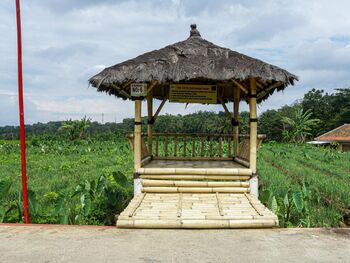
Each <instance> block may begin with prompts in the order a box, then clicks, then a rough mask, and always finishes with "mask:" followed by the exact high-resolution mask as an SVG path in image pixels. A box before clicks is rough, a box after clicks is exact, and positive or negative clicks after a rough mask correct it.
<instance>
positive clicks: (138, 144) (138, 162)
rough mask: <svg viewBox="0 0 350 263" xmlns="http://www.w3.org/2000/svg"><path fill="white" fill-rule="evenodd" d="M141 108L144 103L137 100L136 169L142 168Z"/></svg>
mask: <svg viewBox="0 0 350 263" xmlns="http://www.w3.org/2000/svg"><path fill="white" fill-rule="evenodd" d="M141 107H142V101H141V100H135V127H134V169H135V171H137V170H138V169H139V168H141V158H142V151H141Z"/></svg>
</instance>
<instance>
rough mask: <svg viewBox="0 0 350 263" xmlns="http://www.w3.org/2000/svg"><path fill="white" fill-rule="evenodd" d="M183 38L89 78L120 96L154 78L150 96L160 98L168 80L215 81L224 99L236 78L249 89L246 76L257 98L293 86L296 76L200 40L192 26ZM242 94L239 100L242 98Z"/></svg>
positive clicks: (231, 92)
mask: <svg viewBox="0 0 350 263" xmlns="http://www.w3.org/2000/svg"><path fill="white" fill-rule="evenodd" d="M191 28H192V30H191V35H190V37H189V38H188V39H186V40H185V41H181V42H177V43H175V44H172V45H169V46H166V47H164V48H162V49H159V50H154V51H151V52H147V53H145V54H143V55H140V56H138V57H136V58H133V59H130V60H127V61H125V62H122V63H119V64H116V65H114V66H111V67H108V68H105V69H104V70H103V71H101V72H100V73H98V74H97V75H95V76H93V77H92V78H90V79H89V83H90V84H91V85H92V86H93V87H95V88H97V90H98V91H104V92H107V93H109V94H113V95H115V96H117V97H122V98H124V99H126V98H130V95H129V94H130V91H129V87H128V86H129V85H130V84H131V83H132V82H142V83H145V82H146V83H150V82H151V81H157V86H156V87H155V88H154V89H153V94H154V95H153V96H154V97H155V98H158V99H163V98H164V96H166V91H165V89H166V88H167V87H168V86H169V84H172V83H189V82H193V83H201V84H216V85H218V86H219V87H221V88H222V89H223V92H222V94H223V98H224V99H225V100H232V99H233V96H232V95H233V91H232V90H233V87H234V86H235V84H234V83H233V82H232V80H236V81H237V82H239V83H240V84H241V85H242V86H243V87H246V88H247V89H248V90H249V78H251V77H253V78H256V80H257V84H258V101H259V102H260V101H262V100H264V99H266V98H267V97H268V96H269V95H271V94H272V93H273V92H274V90H276V89H277V90H282V89H284V88H285V87H287V86H288V85H290V84H291V85H293V84H294V81H295V80H298V77H297V76H295V75H293V74H291V73H289V72H288V71H286V70H284V69H281V68H279V67H277V66H274V65H270V64H268V63H265V62H263V61H261V60H258V59H255V58H252V57H249V56H246V55H243V54H241V53H238V52H236V51H232V50H230V49H227V48H223V47H219V46H217V45H215V44H213V43H211V42H209V41H207V40H205V39H203V38H202V37H201V36H200V34H199V32H198V30H197V29H196V26H195V25H192V26H191ZM247 96H248V95H247V94H246V97H244V94H243V97H242V99H246V98H247Z"/></svg>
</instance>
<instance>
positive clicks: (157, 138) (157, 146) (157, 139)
mask: <svg viewBox="0 0 350 263" xmlns="http://www.w3.org/2000/svg"><path fill="white" fill-rule="evenodd" d="M158 148H159V136H158V135H157V137H156V157H158Z"/></svg>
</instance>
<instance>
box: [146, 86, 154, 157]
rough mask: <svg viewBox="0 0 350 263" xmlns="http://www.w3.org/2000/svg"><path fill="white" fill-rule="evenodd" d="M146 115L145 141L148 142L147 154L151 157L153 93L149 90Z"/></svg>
mask: <svg viewBox="0 0 350 263" xmlns="http://www.w3.org/2000/svg"><path fill="white" fill-rule="evenodd" d="M147 114H148V121H147V135H148V136H147V140H148V153H149V154H150V155H151V156H153V151H152V139H153V138H152V136H153V122H154V118H153V93H152V91H151V90H150V91H149V92H148V93H147Z"/></svg>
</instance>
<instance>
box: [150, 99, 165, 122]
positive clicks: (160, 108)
mask: <svg viewBox="0 0 350 263" xmlns="http://www.w3.org/2000/svg"><path fill="white" fill-rule="evenodd" d="M167 99H168V98H167V97H164V99H163V100H162V102H161V103H160V105H159V107H158V109H157V110H156V112H155V113H154V116H153V118H154V119H156V118H157V117H158V114H159V113H160V111H161V110H162V108H163V106H164V104H165V102H166V101H167Z"/></svg>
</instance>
